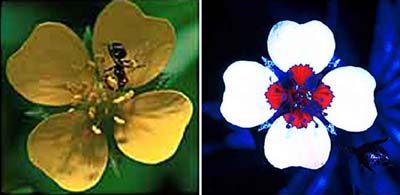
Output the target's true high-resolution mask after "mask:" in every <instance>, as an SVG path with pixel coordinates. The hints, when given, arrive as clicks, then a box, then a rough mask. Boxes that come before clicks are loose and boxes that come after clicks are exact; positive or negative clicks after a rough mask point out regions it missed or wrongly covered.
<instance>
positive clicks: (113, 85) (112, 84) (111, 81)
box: [105, 76, 118, 90]
mask: <svg viewBox="0 0 400 195" xmlns="http://www.w3.org/2000/svg"><path fill="white" fill-rule="evenodd" d="M105 82H106V84H107V86H108V87H109V88H110V89H113V90H116V89H118V81H117V79H115V78H114V77H112V76H107V77H106V80H105Z"/></svg>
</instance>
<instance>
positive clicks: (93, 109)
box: [88, 106, 96, 119]
mask: <svg viewBox="0 0 400 195" xmlns="http://www.w3.org/2000/svg"><path fill="white" fill-rule="evenodd" d="M88 115H89V118H90V119H94V118H95V116H96V107H94V106H91V107H90V108H89V111H88Z"/></svg>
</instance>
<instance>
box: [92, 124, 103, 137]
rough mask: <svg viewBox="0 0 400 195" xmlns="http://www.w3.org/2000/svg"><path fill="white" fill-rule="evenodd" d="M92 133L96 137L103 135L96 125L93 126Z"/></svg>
mask: <svg viewBox="0 0 400 195" xmlns="http://www.w3.org/2000/svg"><path fill="white" fill-rule="evenodd" d="M92 131H93V133H94V134H96V135H100V134H101V133H102V131H101V129H100V128H98V127H97V126H96V125H92Z"/></svg>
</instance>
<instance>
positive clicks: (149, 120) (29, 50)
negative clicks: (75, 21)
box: [6, 0, 193, 191]
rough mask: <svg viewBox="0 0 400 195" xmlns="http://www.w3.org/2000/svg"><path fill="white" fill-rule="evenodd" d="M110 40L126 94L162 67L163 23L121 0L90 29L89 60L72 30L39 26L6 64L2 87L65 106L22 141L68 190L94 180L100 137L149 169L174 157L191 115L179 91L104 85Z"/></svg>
mask: <svg viewBox="0 0 400 195" xmlns="http://www.w3.org/2000/svg"><path fill="white" fill-rule="evenodd" d="M113 42H119V43H121V44H123V45H124V47H125V49H126V52H127V58H128V59H131V60H132V67H127V68H125V70H126V75H127V78H128V83H127V84H126V86H125V87H126V88H127V89H131V88H135V87H139V86H142V85H144V84H146V83H148V82H149V81H151V80H153V79H154V78H155V77H156V76H157V75H159V74H160V72H161V71H162V70H163V69H164V68H165V66H166V65H167V62H168V59H169V58H170V56H171V53H172V51H173V47H174V44H175V34H174V29H173V27H172V25H171V24H170V23H169V22H168V21H167V20H165V19H159V18H153V17H148V16H145V15H144V14H143V13H142V12H141V11H140V10H139V9H138V8H137V7H136V6H135V5H134V4H132V3H130V2H128V1H120V0H119V1H113V2H111V3H110V4H109V5H107V6H106V7H105V9H104V10H103V11H102V12H101V13H100V15H99V16H98V18H97V21H96V24H95V26H94V35H93V53H94V55H95V56H94V59H95V60H94V62H93V61H91V60H90V58H89V56H88V54H87V52H86V50H85V48H84V44H83V42H82V41H81V40H80V39H79V37H78V36H77V35H76V34H75V33H74V32H73V31H72V30H70V29H69V28H68V27H66V26H65V25H63V24H61V23H55V22H46V23H43V24H40V25H38V26H37V27H36V28H35V29H34V30H33V32H32V34H31V35H30V37H29V38H28V39H27V41H26V42H25V43H24V44H23V46H22V47H21V48H20V49H19V50H18V51H17V52H16V53H15V54H13V55H12V56H11V57H10V58H9V60H8V63H7V68H6V74H7V77H8V80H9V82H10V83H11V85H12V86H13V87H14V89H15V90H16V91H18V92H19V93H20V94H21V95H22V96H23V97H25V98H26V99H28V100H30V101H32V102H34V103H38V104H44V105H50V106H66V105H69V106H72V108H71V109H70V110H69V111H68V112H64V113H58V114H54V115H52V116H50V117H48V118H47V119H45V120H43V121H42V122H40V123H39V124H38V125H37V126H36V127H35V129H34V130H33V131H32V132H31V133H30V135H29V138H28V143H27V150H28V155H29V159H30V160H31V161H32V163H33V164H34V165H35V166H36V167H38V168H39V169H40V170H42V171H43V172H44V173H45V174H46V175H47V176H49V177H50V178H52V179H53V180H54V181H55V182H56V183H57V184H58V185H59V186H60V187H62V188H64V189H67V190H70V191H83V190H86V189H89V188H90V187H92V186H94V185H95V184H96V183H97V182H98V181H99V180H100V178H101V176H102V173H103V172H104V170H105V168H106V165H107V160H108V153H109V152H108V145H107V139H106V135H110V134H111V135H114V137H115V140H116V143H117V146H118V148H119V149H120V150H121V151H122V153H124V154H125V155H126V156H128V157H129V158H131V159H134V160H136V161H139V162H143V163H147V164H156V163H159V162H162V161H165V160H166V159H168V158H170V157H171V156H172V155H173V154H174V153H175V151H176V150H177V148H178V146H179V143H180V141H181V139H182V137H183V134H184V131H185V128H186V126H187V125H188V123H189V121H190V118H191V115H192V111H193V107H192V104H191V102H190V100H189V99H188V98H187V97H186V96H185V95H184V94H182V93H181V92H178V91H174V90H157V91H151V92H144V93H141V94H139V95H135V94H134V91H133V90H125V91H124V89H121V90H111V89H109V88H108V87H107V84H110V83H105V82H111V84H112V81H113V79H112V78H108V77H107V79H108V80H106V79H103V78H104V75H103V74H105V73H104V72H105V71H104V70H106V69H109V68H110V67H111V66H113V65H114V63H113V61H112V59H111V56H110V55H109V53H108V50H107V45H108V44H110V43H113ZM138 64H140V68H139V67H137V65H138ZM135 65H136V66H135ZM114 81H115V80H114ZM106 119H113V121H114V132H113V133H112V132H111V133H107V129H108V128H105V129H103V128H102V126H104V121H105V120H106Z"/></svg>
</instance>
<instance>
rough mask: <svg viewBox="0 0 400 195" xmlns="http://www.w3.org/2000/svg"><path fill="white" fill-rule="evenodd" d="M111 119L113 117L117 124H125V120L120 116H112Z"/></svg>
mask: <svg viewBox="0 0 400 195" xmlns="http://www.w3.org/2000/svg"><path fill="white" fill-rule="evenodd" d="M113 119H114V121H115V122H116V123H117V124H119V125H123V124H125V120H124V119H122V118H120V117H118V116H114V117H113Z"/></svg>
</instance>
